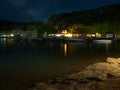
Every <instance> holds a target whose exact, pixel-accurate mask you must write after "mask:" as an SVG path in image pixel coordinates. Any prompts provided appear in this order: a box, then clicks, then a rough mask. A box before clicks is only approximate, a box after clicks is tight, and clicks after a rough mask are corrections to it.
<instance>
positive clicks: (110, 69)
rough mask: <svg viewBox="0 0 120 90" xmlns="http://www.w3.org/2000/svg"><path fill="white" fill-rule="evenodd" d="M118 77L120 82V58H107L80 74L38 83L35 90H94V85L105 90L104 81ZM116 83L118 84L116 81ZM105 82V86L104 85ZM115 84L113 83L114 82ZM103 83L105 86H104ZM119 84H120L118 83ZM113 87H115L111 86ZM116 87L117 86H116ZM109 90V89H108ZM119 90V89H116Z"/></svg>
mask: <svg viewBox="0 0 120 90" xmlns="http://www.w3.org/2000/svg"><path fill="white" fill-rule="evenodd" d="M115 77H118V78H117V79H119V80H120V78H119V77H120V58H110V57H108V58H107V60H106V62H98V63H95V64H92V65H89V66H87V67H86V68H85V69H83V70H82V71H80V72H77V73H74V74H71V75H67V76H64V77H62V78H57V79H51V80H48V81H44V82H41V83H38V84H37V86H36V87H35V88H34V89H36V90H96V87H94V85H98V86H99V85H102V86H101V87H99V88H103V89H100V90H105V89H104V87H106V86H107V85H108V82H106V80H109V81H110V79H111V81H112V80H114V79H113V78H115ZM117 79H116V81H117V82H118V80H117ZM105 82H106V83H107V84H105ZM114 82H115V81H114ZM103 83H104V84H105V85H106V86H104V85H103ZM119 83H120V82H119ZM112 86H113V87H114V86H115V85H112ZM117 87H118V86H117ZM110 90H111V89H110ZM115 90H117V89H115ZM118 90H119V89H118Z"/></svg>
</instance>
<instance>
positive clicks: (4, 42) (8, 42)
mask: <svg viewBox="0 0 120 90" xmlns="http://www.w3.org/2000/svg"><path fill="white" fill-rule="evenodd" d="M13 45H14V39H13V38H0V47H2V48H6V47H7V46H9V47H11V46H13Z"/></svg>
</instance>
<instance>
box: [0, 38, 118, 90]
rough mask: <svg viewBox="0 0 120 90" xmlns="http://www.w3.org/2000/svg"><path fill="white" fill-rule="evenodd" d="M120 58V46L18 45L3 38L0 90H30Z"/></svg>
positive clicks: (36, 42)
mask: <svg viewBox="0 0 120 90" xmlns="http://www.w3.org/2000/svg"><path fill="white" fill-rule="evenodd" d="M107 57H120V44H118V43H114V44H92V43H87V44H86V43H80V42H69V43H65V42H43V41H29V42H14V40H13V39H7V38H0V90H26V88H28V87H32V86H34V83H36V82H39V81H41V80H45V79H48V78H53V77H59V76H62V75H65V74H68V73H71V72H76V71H79V70H81V69H82V68H84V67H85V66H86V65H88V64H91V63H94V62H97V61H105V59H106V58H107Z"/></svg>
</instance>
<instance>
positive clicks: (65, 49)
mask: <svg viewBox="0 0 120 90" xmlns="http://www.w3.org/2000/svg"><path fill="white" fill-rule="evenodd" d="M64 56H67V44H66V43H65V44H64Z"/></svg>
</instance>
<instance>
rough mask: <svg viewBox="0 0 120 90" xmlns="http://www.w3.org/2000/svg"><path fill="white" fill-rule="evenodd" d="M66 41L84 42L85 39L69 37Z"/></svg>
mask: <svg viewBox="0 0 120 90" xmlns="http://www.w3.org/2000/svg"><path fill="white" fill-rule="evenodd" d="M64 41H71V42H72V41H75V42H84V41H85V38H83V37H67V38H64Z"/></svg>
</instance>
